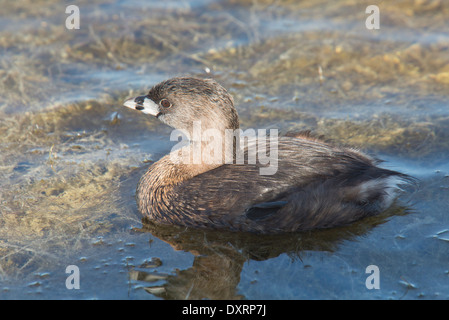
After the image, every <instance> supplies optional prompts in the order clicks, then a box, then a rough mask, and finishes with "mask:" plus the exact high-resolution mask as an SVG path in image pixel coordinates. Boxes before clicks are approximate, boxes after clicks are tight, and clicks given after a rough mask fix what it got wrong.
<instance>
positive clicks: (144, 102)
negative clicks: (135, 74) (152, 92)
mask: <svg viewBox="0 0 449 320" xmlns="http://www.w3.org/2000/svg"><path fill="white" fill-rule="evenodd" d="M123 105H124V106H125V107H128V108H131V109H136V110H140V111H142V112H143V113H145V114H151V115H152V116H155V117H156V118H157V117H158V116H159V115H160V111H159V106H158V105H157V104H156V103H155V102H154V101H153V100H151V99H150V98H148V97H147V96H139V97H135V98H130V99H128V100H126V101H125V102H124V103H123Z"/></svg>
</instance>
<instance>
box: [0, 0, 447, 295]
mask: <svg viewBox="0 0 449 320" xmlns="http://www.w3.org/2000/svg"><path fill="white" fill-rule="evenodd" d="M0 4H1V6H2V11H1V12H0V30H1V31H0V47H1V51H0V149H1V153H0V298H1V299H16V298H25V299H49V298H51V299H72V298H74V299H95V298H96V299H186V298H187V299H199V298H210V299H448V298H449V259H448V254H449V212H448V208H449V161H448V156H449V130H448V129H449V106H448V103H447V101H448V94H449V25H448V24H447V20H448V18H449V6H448V4H447V3H446V2H445V1H443V0H441V1H440V0H429V1H417V0H416V1H412V0H410V1H405V0H404V1H400V0H397V1H388V2H387V1H351V0H343V1H333V2H327V1H301V2H298V1H237V0H235V1H231V0H229V1H211V2H208V1H182V2H178V1H176V2H175V1H170V2H163V5H162V2H160V1H139V0H136V1H126V2H125V1H114V0H110V1H98V2H97V3H96V4H95V5H94V4H91V3H89V2H87V1H81V2H79V5H78V6H79V8H80V12H81V23H80V26H81V28H80V29H79V30H68V29H66V28H65V19H66V18H67V16H68V15H67V14H65V7H66V5H64V4H61V3H60V2H56V1H55V2H51V1H47V2H45V4H42V3H33V2H28V1H20V2H15V3H12V2H9V1H2V2H1V3H0ZM372 4H377V5H378V6H379V8H380V19H381V20H380V29H379V30H368V29H366V27H365V19H366V17H367V14H365V8H366V7H367V6H368V5H372ZM175 75H194V76H201V77H214V78H215V79H217V80H218V81H219V82H220V83H222V84H223V85H224V86H225V87H227V88H229V90H230V92H231V93H232V94H233V96H234V98H235V102H236V105H237V108H238V111H239V114H240V117H241V125H242V127H244V128H249V127H251V128H278V129H279V130H280V131H281V132H287V131H292V130H302V129H312V130H313V131H315V132H317V133H318V134H323V135H325V136H326V137H327V138H331V139H333V140H335V141H337V142H342V143H347V144H349V145H353V146H356V147H359V148H362V149H363V150H365V151H367V152H369V153H372V154H375V155H377V156H379V157H380V158H382V159H384V160H386V162H385V163H384V166H385V167H388V168H392V169H397V170H400V171H402V172H404V173H408V174H411V175H413V176H415V177H417V178H418V179H419V180H420V183H419V186H418V187H417V188H415V189H413V188H410V190H409V189H407V190H405V192H404V194H403V195H402V196H401V198H400V199H399V201H398V203H397V205H396V206H395V207H394V208H392V209H391V210H389V211H388V212H386V213H384V214H383V215H381V216H379V217H376V218H372V219H367V220H363V221H360V222H358V223H356V224H354V225H352V226H349V227H346V228H338V229H332V230H323V231H316V232H308V233H301V234H294V235H285V236H270V237H261V236H254V235H247V234H235V233H226V232H223V233H220V232H205V231H195V230H186V229H183V228H161V227H156V226H153V225H151V224H148V223H143V221H142V219H141V217H140V215H139V213H138V212H137V209H136V204H135V199H134V192H135V187H136V185H137V182H138V179H139V177H140V176H141V175H142V174H143V172H144V171H145V169H146V168H147V167H148V165H149V164H150V163H151V162H152V161H156V160H157V159H159V158H160V157H161V156H162V155H163V154H165V153H167V152H169V150H170V149H171V146H172V143H170V142H169V134H170V129H169V128H167V127H165V126H164V125H162V124H160V123H158V121H156V120H155V119H151V118H147V117H142V116H141V115H140V114H139V113H137V112H133V111H132V110H127V109H125V108H124V107H122V102H123V101H124V99H126V98H127V97H129V96H133V95H137V94H142V93H144V92H145V91H147V90H148V88H150V87H151V86H152V85H154V84H156V83H158V82H159V81H161V80H163V79H166V78H169V77H171V76H175ZM68 265H76V266H78V267H79V270H80V279H81V283H80V289H79V290H76V289H73V290H68V289H67V288H66V286H65V283H66V279H67V277H68V274H66V273H65V270H66V267H67V266H68ZM369 265H376V266H378V267H379V270H380V289H371V290H369V289H367V287H366V286H365V280H366V279H367V277H368V276H369V274H367V273H366V272H365V270H366V267H367V266H369Z"/></svg>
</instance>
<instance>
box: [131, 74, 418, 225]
mask: <svg viewBox="0 0 449 320" xmlns="http://www.w3.org/2000/svg"><path fill="white" fill-rule="evenodd" d="M125 106H127V107H129V108H133V109H137V110H141V111H142V112H144V113H146V114H151V115H153V116H156V117H157V118H158V119H159V120H160V121H162V122H164V123H165V124H167V125H169V126H172V127H173V128H176V129H182V130H184V132H186V133H187V134H188V135H190V137H192V134H194V133H193V132H194V121H201V130H202V132H205V131H206V130H208V129H215V130H217V131H218V132H220V133H221V134H222V137H224V136H225V133H224V132H225V130H226V129H238V128H239V121H238V115H237V111H236V110H235V108H234V103H233V99H232V97H231V96H230V95H229V93H228V92H227V91H226V89H224V88H223V87H222V86H221V85H219V84H218V83H217V82H216V81H214V80H202V79H195V78H173V79H170V80H167V81H164V82H162V83H160V84H158V85H156V86H155V87H153V88H152V89H151V90H150V92H149V93H148V95H146V96H140V97H137V98H131V99H128V100H127V101H126V102H125ZM236 139H238V137H237V138H236ZM224 140H225V139H223V141H224ZM214 141H215V140H214ZM214 141H213V142H214ZM213 142H211V141H209V142H208V143H209V144H210V143H213ZM200 143H201V145H202V146H203V147H204V146H205V145H206V142H204V141H201V142H200ZM217 144H218V145H220V146H223V147H229V141H227V145H225V143H224V142H222V141H220V140H219V139H218V140H217ZM231 144H232V147H233V148H235V144H236V142H235V140H232V141H231ZM190 146H192V144H190V145H189V147H190ZM267 150H268V151H267V154H270V152H271V149H270V148H269V147H268V146H267ZM234 151H235V150H234ZM246 152H247V151H246ZM245 154H247V153H245ZM233 155H234V162H233V163H230V164H221V163H218V164H212V163H210V162H207V161H202V162H201V163H198V164H189V163H180V162H176V161H175V162H174V161H173V159H172V158H171V157H170V155H166V156H164V157H163V158H162V159H160V160H159V161H157V162H156V163H154V164H153V165H151V166H150V168H149V169H148V171H147V172H146V173H145V175H144V176H143V177H142V178H141V180H140V182H139V185H138V188H137V203H138V208H139V210H140V211H141V212H142V213H143V214H144V215H145V216H147V217H148V218H149V219H151V220H154V221H155V222H158V223H164V224H176V225H185V226H191V227H206V228H220V229H229V230H234V231H250V232H259V233H282V232H294V231H302V230H310V229H315V228H330V227H335V226H341V225H347V224H349V223H351V222H354V221H356V220H359V219H361V218H363V217H367V216H372V215H376V214H378V213H380V212H382V211H383V210H384V209H386V208H387V207H388V206H390V205H391V203H392V201H393V200H394V196H395V193H396V190H398V189H399V188H398V185H399V184H402V183H407V182H408V181H410V180H411V178H409V177H408V176H406V175H404V174H401V173H398V172H395V171H391V170H387V169H382V168H379V167H378V166H377V164H378V162H377V161H376V160H375V159H373V158H371V157H369V156H367V155H365V154H363V153H361V152H360V151H357V150H354V149H351V148H346V147H339V146H335V145H332V144H329V143H325V142H323V141H321V139H320V138H316V137H312V136H311V135H310V134H308V133H307V132H306V133H301V134H298V135H292V134H289V136H285V137H280V138H279V139H278V158H277V159H278V163H277V171H276V173H274V174H272V175H261V174H260V168H262V167H266V166H267V165H262V164H260V162H259V161H258V162H257V163H256V164H248V163H246V164H236V163H235V162H236V161H235V160H236V159H235V152H234V154H233ZM222 160H223V162H222V163H224V161H225V157H224V155H223V156H222Z"/></svg>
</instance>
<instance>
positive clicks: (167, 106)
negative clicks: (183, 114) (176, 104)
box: [160, 99, 171, 108]
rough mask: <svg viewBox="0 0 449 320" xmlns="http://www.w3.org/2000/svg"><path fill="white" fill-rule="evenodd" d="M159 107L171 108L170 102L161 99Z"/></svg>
mask: <svg viewBox="0 0 449 320" xmlns="http://www.w3.org/2000/svg"><path fill="white" fill-rule="evenodd" d="M160 104H161V106H163V107H164V108H170V107H171V103H170V101H168V100H167V99H162V100H161V102H160Z"/></svg>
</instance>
